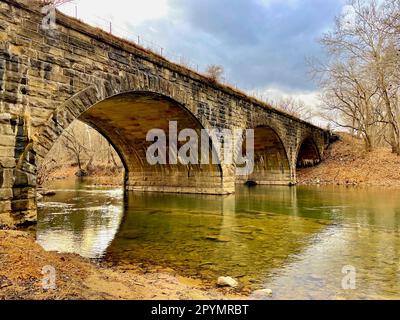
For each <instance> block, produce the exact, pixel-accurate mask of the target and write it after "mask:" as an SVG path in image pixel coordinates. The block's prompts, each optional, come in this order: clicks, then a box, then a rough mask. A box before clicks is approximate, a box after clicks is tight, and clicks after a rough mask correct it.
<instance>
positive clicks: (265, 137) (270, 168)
mask: <svg viewBox="0 0 400 320" xmlns="http://www.w3.org/2000/svg"><path fill="white" fill-rule="evenodd" d="M291 181H292V179H291V169H290V162H289V157H288V153H287V150H286V148H285V145H284V143H283V141H282V139H281V137H280V136H279V134H278V132H277V131H276V130H274V129H273V128H272V127H271V126H269V125H258V126H256V127H255V128H254V171H253V173H252V174H250V175H248V176H243V177H239V178H238V179H237V182H239V183H246V182H252V183H255V184H259V185H290V184H291Z"/></svg>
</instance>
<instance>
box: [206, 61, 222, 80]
mask: <svg viewBox="0 0 400 320" xmlns="http://www.w3.org/2000/svg"><path fill="white" fill-rule="evenodd" d="M205 74H206V76H207V77H208V78H209V79H210V80H212V81H214V82H217V81H222V77H223V74H224V68H223V67H222V66H219V65H215V64H212V65H209V66H208V67H207V69H206V73H205Z"/></svg>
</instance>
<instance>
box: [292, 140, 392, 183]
mask: <svg viewBox="0 0 400 320" xmlns="http://www.w3.org/2000/svg"><path fill="white" fill-rule="evenodd" d="M338 136H339V140H338V141H337V142H334V143H333V144H332V145H330V146H329V148H328V149H327V150H326V152H325V154H324V156H323V159H322V160H323V161H322V163H321V164H319V165H318V166H316V167H311V168H305V169H300V170H298V173H297V178H298V183H299V185H341V186H361V187H372V186H376V187H396V188H397V187H400V170H399V169H400V157H399V156H397V155H395V154H393V153H392V152H391V150H390V148H388V147H382V148H377V149H376V150H374V151H372V152H366V151H365V147H364V144H363V141H362V140H361V139H358V138H356V137H354V136H351V135H350V134H345V133H341V134H338Z"/></svg>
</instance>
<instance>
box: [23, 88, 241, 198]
mask: <svg viewBox="0 0 400 320" xmlns="http://www.w3.org/2000/svg"><path fill="white" fill-rule="evenodd" d="M192 109H193V106H192V105H191V106H190V108H189V107H186V106H185V105H183V104H182V103H181V102H179V101H176V100H175V99H173V98H172V97H170V96H167V95H164V94H162V93H158V92H153V91H148V90H130V91H127V92H122V93H117V94H114V95H112V96H110V97H108V98H105V99H99V97H98V95H97V91H96V89H95V88H92V87H90V88H88V89H87V90H86V91H82V92H81V93H80V94H77V95H75V96H74V97H72V98H71V99H70V100H69V101H67V102H66V103H65V104H64V105H63V106H61V107H60V108H58V109H57V110H56V111H55V112H54V113H53V114H52V116H51V117H50V118H49V120H48V121H47V122H46V124H44V125H43V128H42V130H41V131H40V132H39V133H38V134H37V135H36V136H35V137H34V138H33V139H32V141H31V142H30V144H29V145H28V146H27V148H26V150H25V152H24V154H23V155H22V156H21V158H20V165H19V168H20V170H21V171H24V170H25V171H27V170H26V168H28V167H29V168H28V169H30V171H29V173H30V174H31V176H33V178H32V179H31V180H32V182H31V183H30V187H33V188H35V187H36V174H37V168H38V167H39V166H40V164H41V163H42V161H43V159H44V158H45V156H46V155H47V154H48V152H49V151H50V150H51V148H52V147H53V145H54V144H55V142H56V141H57V140H58V138H59V137H60V136H61V135H62V133H63V132H64V130H66V129H67V128H68V127H69V126H70V124H71V123H72V122H73V121H74V120H76V119H78V120H80V121H82V122H84V123H86V124H88V125H89V126H91V127H93V128H94V129H95V130H97V131H98V132H99V133H101V134H102V135H103V136H104V137H105V138H106V139H107V140H108V141H109V142H110V144H111V145H112V146H113V147H114V149H115V150H116V151H117V153H118V154H119V156H120V158H121V161H122V162H123V164H124V167H125V184H126V189H128V190H137V191H151V192H168V193H202V194H229V193H233V192H234V186H233V185H232V187H227V186H226V184H224V181H223V176H224V174H223V170H222V167H221V165H219V164H212V162H210V163H209V164H206V165H203V164H194V165H182V164H179V163H178V164H167V165H158V164H157V165H153V166H152V165H150V164H148V163H147V161H146V150H147V148H148V146H149V145H151V144H152V143H153V142H148V141H146V134H147V132H148V131H149V130H151V129H162V130H164V131H165V132H166V135H167V137H168V131H169V121H176V122H177V125H178V132H179V131H180V130H182V129H186V128H190V129H194V130H195V131H196V132H198V136H199V137H201V135H200V131H201V130H202V129H204V128H206V127H209V125H208V124H207V123H203V122H204V121H203V119H198V118H197V117H196V116H195V114H194V110H192ZM210 140H211V139H210ZM184 143H185V142H178V149H179V147H180V146H181V145H182V144H184ZM167 148H168V145H167ZM199 152H201V148H199ZM213 152H214V146H213V145H212V143H210V158H211V156H212V153H213ZM199 159H201V157H200V156H199Z"/></svg>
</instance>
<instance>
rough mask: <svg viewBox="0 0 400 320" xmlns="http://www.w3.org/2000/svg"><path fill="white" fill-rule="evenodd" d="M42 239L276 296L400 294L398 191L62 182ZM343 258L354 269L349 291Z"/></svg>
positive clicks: (46, 208)
mask: <svg viewBox="0 0 400 320" xmlns="http://www.w3.org/2000/svg"><path fill="white" fill-rule="evenodd" d="M55 187H56V188H57V189H58V192H57V195H56V196H55V197H51V198H45V201H44V202H43V203H42V204H41V205H40V209H39V214H38V216H39V223H38V232H37V240H38V243H40V244H41V245H42V246H43V247H44V248H45V249H47V250H56V251H60V252H74V253H78V254H80V255H82V256H84V257H89V258H101V259H104V260H107V261H112V262H113V263H117V264H119V265H122V266H124V265H125V264H126V265H129V264H131V263H142V264H144V265H146V264H155V265H160V266H163V267H169V268H172V269H174V270H176V271H177V272H178V273H180V274H183V275H186V276H191V277H195V278H197V277H198V278H201V279H204V280H206V282H209V283H210V284H211V283H215V281H216V279H217V278H218V277H219V276H231V277H234V278H236V279H237V280H238V281H239V283H240V288H239V289H240V290H242V291H243V292H251V291H252V290H256V289H263V288H269V289H272V290H273V292H274V298H276V299H348V298H355V299H370V298H380V299H394V298H400V268H399V266H400V264H399V262H400V261H399V257H400V230H399V227H400V198H399V197H398V193H399V192H400V190H387V189H348V188H339V187H261V186H260V187H256V188H246V187H240V188H239V189H238V191H237V194H236V195H232V196H223V197H220V196H201V195H172V194H152V193H127V194H125V195H124V193H123V191H122V190H121V189H101V188H96V187H93V186H90V185H88V184H85V183H78V182H76V183H72V184H71V183H70V182H60V183H58V185H56V186H55ZM344 266H352V267H354V268H355V269H356V283H355V284H356V288H355V290H344V289H343V287H342V280H343V277H345V274H343V273H342V268H343V267H344Z"/></svg>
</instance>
